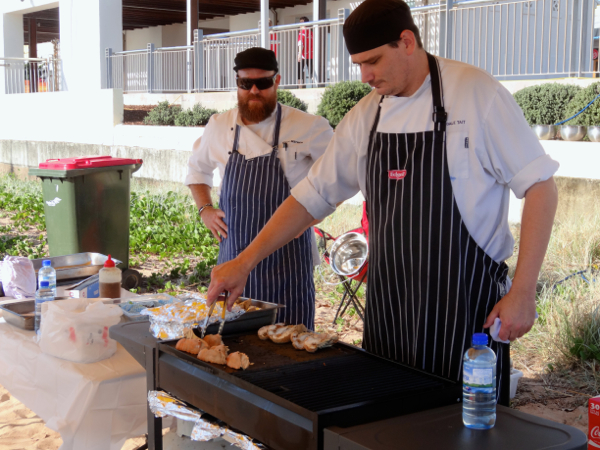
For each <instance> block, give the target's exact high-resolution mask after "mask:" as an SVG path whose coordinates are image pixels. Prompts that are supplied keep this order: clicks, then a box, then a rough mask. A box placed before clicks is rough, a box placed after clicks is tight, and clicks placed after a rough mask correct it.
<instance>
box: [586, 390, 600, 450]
mask: <svg viewBox="0 0 600 450" xmlns="http://www.w3.org/2000/svg"><path fill="white" fill-rule="evenodd" d="M588 403H589V406H588V423H589V425H588V430H589V431H588V449H590V450H591V449H600V396H598V397H593V398H590V401H589V402H588Z"/></svg>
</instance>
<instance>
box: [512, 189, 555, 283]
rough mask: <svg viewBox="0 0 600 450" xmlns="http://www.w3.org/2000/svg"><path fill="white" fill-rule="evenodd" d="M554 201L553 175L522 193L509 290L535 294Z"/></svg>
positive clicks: (551, 219)
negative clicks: (512, 275) (514, 257)
mask: <svg viewBox="0 0 600 450" xmlns="http://www.w3.org/2000/svg"><path fill="white" fill-rule="evenodd" d="M557 204H558V191H557V189H556V184H555V183H554V179H553V178H550V179H548V180H546V181H542V182H540V183H536V184H535V185H533V186H532V187H531V188H529V190H528V191H527V193H526V194H525V206H524V207H523V217H522V218H521V234H520V243H519V257H518V260H517V268H516V271H515V277H514V280H513V287H512V288H511V290H512V289H515V290H516V291H520V292H523V293H525V294H534V295H535V289H536V285H537V280H538V277H539V273H540V268H541V267H542V262H543V261H544V256H545V255H546V250H547V248H548V242H549V241H550V234H551V233H552V225H553V223H554V214H555V213H556V206H557Z"/></svg>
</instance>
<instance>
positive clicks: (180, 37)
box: [161, 23, 187, 47]
mask: <svg viewBox="0 0 600 450" xmlns="http://www.w3.org/2000/svg"><path fill="white" fill-rule="evenodd" d="M161 28H162V46H163V47H179V46H180V45H187V35H186V33H187V29H186V24H185V23H174V24H172V25H165V26H164V27H161Z"/></svg>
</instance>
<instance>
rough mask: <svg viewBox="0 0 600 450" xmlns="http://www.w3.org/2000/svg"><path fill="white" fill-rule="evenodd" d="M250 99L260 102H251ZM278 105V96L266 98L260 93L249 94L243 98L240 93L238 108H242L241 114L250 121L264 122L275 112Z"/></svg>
mask: <svg viewBox="0 0 600 450" xmlns="http://www.w3.org/2000/svg"><path fill="white" fill-rule="evenodd" d="M250 100H259V101H260V103H257V102H252V103H250ZM276 106H277V96H272V97H270V98H265V97H263V96H260V95H254V94H248V96H247V97H246V98H245V99H243V98H241V97H240V96H239V95H238V108H239V110H240V114H241V115H242V117H243V118H244V119H246V120H247V121H248V122H254V123H258V122H262V121H263V120H265V119H266V118H267V117H269V116H270V115H271V114H273V111H275V107H276Z"/></svg>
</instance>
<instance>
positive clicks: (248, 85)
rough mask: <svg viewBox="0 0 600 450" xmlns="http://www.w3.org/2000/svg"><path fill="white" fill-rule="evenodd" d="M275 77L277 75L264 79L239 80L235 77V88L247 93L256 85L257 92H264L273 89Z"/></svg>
mask: <svg viewBox="0 0 600 450" xmlns="http://www.w3.org/2000/svg"><path fill="white" fill-rule="evenodd" d="M275 77H277V74H275V75H273V76H272V77H264V78H239V77H236V79H235V82H236V83H237V87H239V88H240V89H243V90H245V91H249V90H250V89H252V86H255V85H256V88H257V89H258V90H261V91H263V90H265V89H269V88H270V87H273V85H274V84H275Z"/></svg>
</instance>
